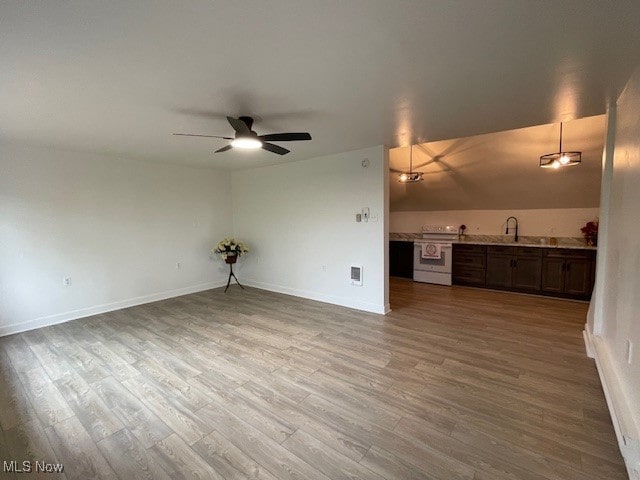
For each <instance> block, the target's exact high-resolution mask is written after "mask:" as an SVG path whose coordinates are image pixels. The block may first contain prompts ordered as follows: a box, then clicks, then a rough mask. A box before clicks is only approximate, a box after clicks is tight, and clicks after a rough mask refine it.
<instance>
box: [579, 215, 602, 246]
mask: <svg viewBox="0 0 640 480" xmlns="http://www.w3.org/2000/svg"><path fill="white" fill-rule="evenodd" d="M580 231H581V232H582V235H584V239H585V241H586V242H587V245H590V246H592V245H597V244H598V220H595V221H593V222H587V224H586V225H585V226H584V227H582V228H581V229H580Z"/></svg>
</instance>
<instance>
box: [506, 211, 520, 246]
mask: <svg viewBox="0 0 640 480" xmlns="http://www.w3.org/2000/svg"><path fill="white" fill-rule="evenodd" d="M511 219H513V220H515V221H516V227H515V229H516V236H515V237H514V238H513V239H514V240H515V241H516V242H517V241H518V219H517V218H516V217H509V218H507V230H506V232H504V233H505V235H509V230H510V229H509V220H511Z"/></svg>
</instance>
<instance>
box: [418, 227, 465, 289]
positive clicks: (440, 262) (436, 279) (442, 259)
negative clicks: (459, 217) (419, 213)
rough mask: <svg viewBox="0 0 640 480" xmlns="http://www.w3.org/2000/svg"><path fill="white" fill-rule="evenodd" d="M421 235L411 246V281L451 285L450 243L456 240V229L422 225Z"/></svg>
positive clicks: (451, 246)
mask: <svg viewBox="0 0 640 480" xmlns="http://www.w3.org/2000/svg"><path fill="white" fill-rule="evenodd" d="M421 234H422V238H421V239H419V240H416V241H415V242H414V246H413V280H414V281H416V282H424V283H437V284H439V285H451V270H452V262H451V257H452V252H453V243H452V242H453V240H457V239H458V227H456V226H454V225H424V226H423V227H422V229H421Z"/></svg>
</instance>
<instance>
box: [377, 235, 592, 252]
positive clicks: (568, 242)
mask: <svg viewBox="0 0 640 480" xmlns="http://www.w3.org/2000/svg"><path fill="white" fill-rule="evenodd" d="M540 239H544V240H546V241H547V243H540ZM389 240H392V241H401V242H415V243H423V242H427V241H428V240H424V239H423V238H422V235H421V234H419V233H389ZM548 240H549V238H548V237H525V236H523V237H521V238H520V239H519V240H518V241H517V242H514V241H513V237H512V236H511V235H509V236H506V235H465V239H464V240H453V241H451V243H466V244H469V245H505V246H511V247H539V248H571V249H579V250H597V248H598V247H594V246H590V245H587V244H586V243H585V241H584V239H583V238H581V237H558V244H557V245H549V242H548Z"/></svg>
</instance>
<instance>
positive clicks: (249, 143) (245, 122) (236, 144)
mask: <svg viewBox="0 0 640 480" xmlns="http://www.w3.org/2000/svg"><path fill="white" fill-rule="evenodd" d="M227 121H228V122H229V124H230V125H231V126H232V127H233V129H234V130H235V131H236V135H235V137H221V136H218V135H198V134H194V133H174V135H179V136H183V137H207V138H222V139H224V140H231V143H230V144H229V145H225V146H224V147H222V148H219V149H218V150H216V151H215V152H213V153H221V152H226V151H228V150H231V149H232V148H237V149H240V150H257V149H259V148H262V149H263V150H266V151H268V152H271V153H276V154H278V155H286V154H287V153H289V152H290V150H287V149H286V148H284V147H281V146H279V145H276V144H274V143H269V142H272V141H273V142H297V141H303V140H311V135H309V134H308V133H307V132H288V133H268V134H266V135H258V134H257V133H256V132H254V131H253V130H251V127H252V126H253V118H251V117H246V116H244V117H238V118H234V117H227Z"/></svg>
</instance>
